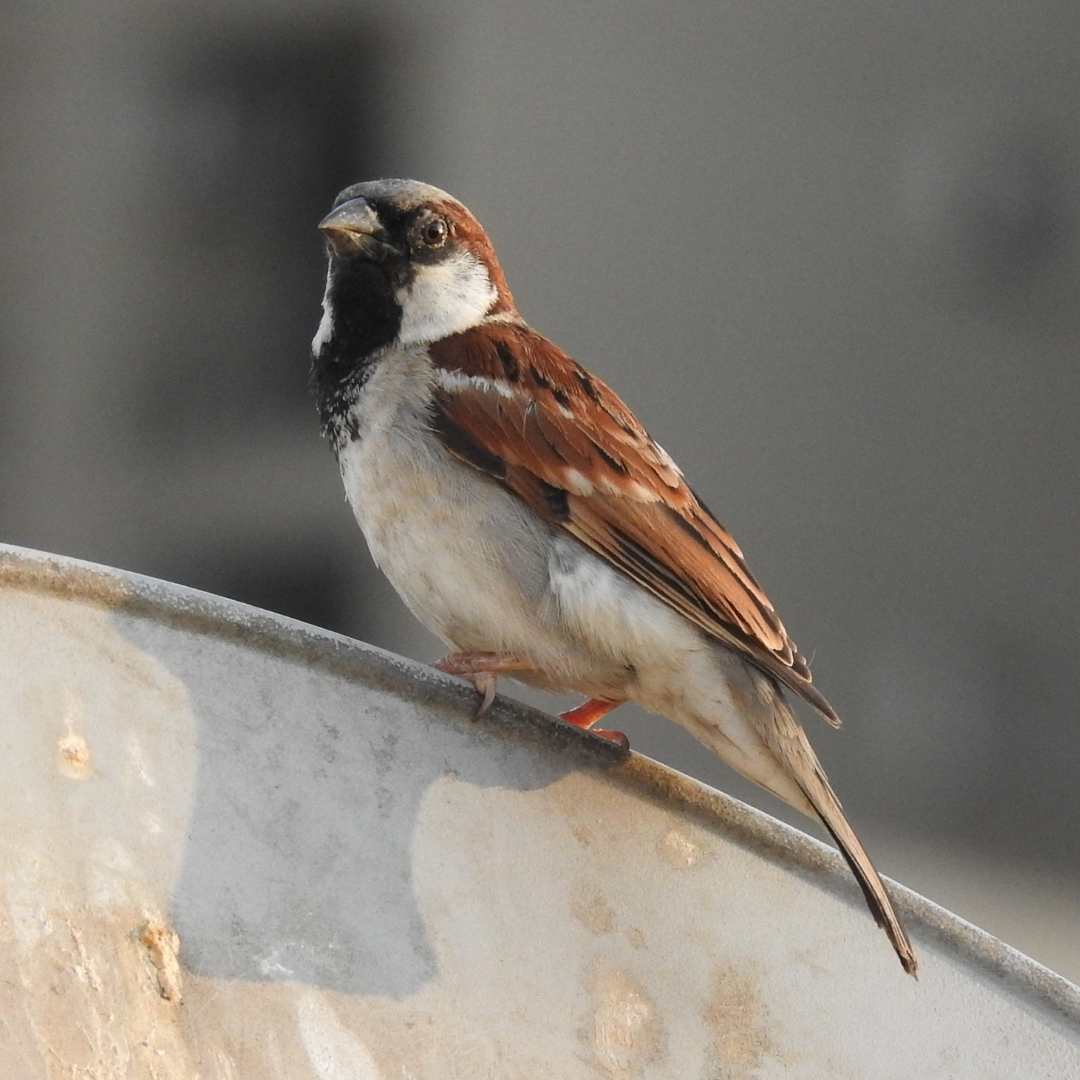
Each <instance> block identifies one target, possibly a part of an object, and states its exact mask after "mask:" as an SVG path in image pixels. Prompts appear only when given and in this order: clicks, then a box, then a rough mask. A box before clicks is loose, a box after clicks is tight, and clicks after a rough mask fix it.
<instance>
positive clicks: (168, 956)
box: [139, 922, 183, 1003]
mask: <svg viewBox="0 0 1080 1080" xmlns="http://www.w3.org/2000/svg"><path fill="white" fill-rule="evenodd" d="M139 940H140V941H141V942H142V943H143V944H144V945H145V946H146V949H147V951H148V952H149V953H150V962H151V963H152V964H153V965H154V967H155V968H157V978H158V988H159V990H160V991H161V996H162V997H163V998H164V999H165V1000H166V1001H175V1002H177V1003H179V1002H180V1000H181V998H182V997H183V993H182V987H181V983H182V979H181V974H180V961H179V960H178V959H177V954H178V953H179V952H180V938H179V936H178V935H177V933H176V931H175V930H174V929H173V928H172V927H171V926H167V925H166V924H165V923H160V922H151V923H147V924H146V926H144V927H143V929H142V932H141V933H140V934H139Z"/></svg>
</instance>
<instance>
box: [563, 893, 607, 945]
mask: <svg viewBox="0 0 1080 1080" xmlns="http://www.w3.org/2000/svg"><path fill="white" fill-rule="evenodd" d="M570 914H571V915H572V916H573V918H574V919H575V921H577V922H579V923H580V924H581V925H582V926H584V927H585V929H586V930H591V931H592V933H594V934H610V933H611V931H612V930H614V929H615V912H614V911H613V910H612V909H611V905H610V904H609V903H608V902H607V900H606V899H605V897H604V894H603V893H602V892H601V891H600V890H599V889H598V888H597V887H596V886H595V885H592V884H583V885H581V886H580V887H579V888H578V889H576V890H575V892H574V895H573V896H571V898H570Z"/></svg>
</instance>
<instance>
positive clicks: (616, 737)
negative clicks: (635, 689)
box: [559, 697, 630, 750]
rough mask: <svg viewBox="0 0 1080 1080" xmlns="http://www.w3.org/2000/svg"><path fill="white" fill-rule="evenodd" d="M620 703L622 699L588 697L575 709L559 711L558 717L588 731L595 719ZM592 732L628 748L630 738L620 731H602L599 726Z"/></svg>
mask: <svg viewBox="0 0 1080 1080" xmlns="http://www.w3.org/2000/svg"><path fill="white" fill-rule="evenodd" d="M622 704H623V702H622V701H612V700H611V699H610V698H602V697H594V698H589V700H588V701H586V702H584V703H582V704H581V705H579V706H578V707H577V708H576V709H571V710H570V711H569V712H564V713H559V719H561V720H565V721H566V722H567V723H568V724H573V725H574V727H579V728H581V729H582V730H583V731H588V730H589V729H590V728H592V726H593V724H595V723H596V721H597V720H600V719H601V718H602V717H605V716H607V714H608V713H609V712H611V710H612V709H617V708H618V707H619V706H620V705H622ZM593 734H594V735H599V736H600V737H601V738H602V739H608V740H609V741H611V742H613V743H618V744H619V745H620V746H622V747H624V748H625V749H627V750H629V749H630V740H629V739H628V738H627V737H626V736H625V735H624V734H623V733H622V732H621V731H604V730H602V729H601V728H595V729H593Z"/></svg>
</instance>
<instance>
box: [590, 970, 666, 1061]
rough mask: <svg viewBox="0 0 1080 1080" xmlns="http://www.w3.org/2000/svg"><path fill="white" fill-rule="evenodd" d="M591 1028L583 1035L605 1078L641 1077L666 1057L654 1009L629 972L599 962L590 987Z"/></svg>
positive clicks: (661, 1029)
mask: <svg viewBox="0 0 1080 1080" xmlns="http://www.w3.org/2000/svg"><path fill="white" fill-rule="evenodd" d="M589 1000H590V1002H591V1005H592V1012H593V1017H592V1024H591V1025H587V1028H586V1030H585V1031H584V1032H583V1034H584V1035H585V1038H586V1041H587V1042H588V1043H589V1044H590V1046H589V1048H590V1050H591V1051H592V1056H593V1060H594V1061H595V1062H596V1064H597V1065H598V1066H599V1068H600V1069H601V1070H602V1071H603V1072H604V1074H605V1075H606V1076H611V1077H616V1078H624V1077H638V1076H642V1075H644V1069H645V1067H646V1066H648V1065H655V1064H656V1063H658V1062H660V1061H662V1060H663V1059H664V1058H665V1057H666V1056H667V1034H666V1032H665V1031H664V1026H663V1022H662V1021H661V1019H660V1016H659V1014H658V1012H657V1009H656V1005H655V1003H654V1002H653V1000H652V999H651V998H650V997H649V995H648V994H647V993H646V992H645V989H644V987H643V986H642V985H641V983H640V982H639V981H638V980H637V979H635V978H634V976H633V975H631V974H630V973H629V972H626V971H623V970H620V969H618V968H615V967H612V966H610V964H609V963H608V962H607V961H600V962H599V963H598V964H597V966H596V967H595V968H594V970H593V972H592V974H591V977H590V985H589Z"/></svg>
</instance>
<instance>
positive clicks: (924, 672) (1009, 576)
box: [0, 0, 1080, 980]
mask: <svg viewBox="0 0 1080 1080" xmlns="http://www.w3.org/2000/svg"><path fill="white" fill-rule="evenodd" d="M1077 101H1080V6H1078V5H1076V4H1075V3H1074V2H1072V0H1031V2H1030V3H1027V4H1024V5H1017V4H1007V3H1001V2H998V0H983V2H981V3H977V4H976V3H972V2H969V0H939V2H938V3H934V4H927V3H923V2H918V0H896V2H895V3H892V4H889V5H870V6H867V5H865V4H861V3H857V2H856V0H798V2H796V0H778V2H771V3H762V2H761V0H732V2H730V3H725V4H717V3H715V2H714V0H685V2H678V3H673V4H664V5H657V4H655V3H653V2H647V0H627V2H625V3H623V4H620V5H618V6H617V7H613V6H612V5H611V4H610V3H607V2H605V3H597V2H592V0H545V2H543V3H532V4H521V3H513V2H511V0H457V2H455V3H453V4H449V3H438V2H434V0H432V2H426V0H414V2H412V3H410V4H407V5H406V4H400V5H392V4H385V3H374V2H373V3H370V4H365V3H362V2H357V0H350V2H349V3H341V2H336V0H268V2H264V3H261V4H256V3H242V2H240V0H230V2H221V0H218V2H216V3H213V4H208V3H202V2H192V0H189V2H187V3H185V4H183V5H181V4H176V3H164V2H152V0H82V2H81V3H79V4H75V5H72V4H60V3H47V2H42V0H39V2H37V3H33V4H30V3H19V2H12V3H9V4H7V5H5V7H4V10H3V12H2V13H0V139H2V141H0V230H2V232H0V236H2V241H0V387H2V393H0V540H3V541H5V542H9V543H15V544H21V545H26V546H29V547H33V548H41V549H45V550H49V551H55V552H60V553H63V554H66V555H73V556H78V557H81V558H85V559H92V560H95V561H98V562H103V563H107V564H111V565H115V566H120V567H124V568H127V569H130V570H135V571H140V572H143V573H147V574H152V575H156V576H160V577H164V578H168V579H171V580H174V581H178V582H182V583H185V584H188V585H193V586H196V587H199V588H203V589H208V590H211V591H214V592H218V593H223V594H225V595H227V596H232V597H236V598H238V599H241V600H244V601H247V602H249V603H253V604H257V605H260V606H263V607H268V608H271V609H274V610H276V611H280V612H283V613H285V614H287V615H291V616H294V617H296V618H300V619H304V620H307V621H310V622H313V623H317V624H319V625H322V626H326V627H330V628H332V629H335V630H339V631H343V632H345V633H348V634H351V635H355V636H357V637H360V638H363V639H365V640H367V641H371V642H374V643H376V644H379V645H381V646H384V647H387V648H390V649H394V650H396V651H399V652H403V653H406V654H409V655H412V656H414V657H417V658H420V659H425V660H431V659H434V658H436V657H437V656H438V655H440V652H441V650H440V648H439V646H438V644H437V643H436V642H434V641H433V639H432V638H430V637H428V636H427V635H426V634H424V633H423V632H422V631H421V630H420V629H419V628H418V627H417V626H416V625H415V624H414V623H413V621H412V620H411V617H410V616H409V615H408V614H407V613H406V612H405V611H404V609H403V608H402V607H401V605H400V604H399V602H398V601H397V600H396V598H395V597H394V595H393V594H392V592H391V591H390V589H389V588H388V586H387V585H386V584H385V583H384V582H383V581H382V579H381V578H380V577H379V575H378V574H377V572H376V571H375V570H374V569H373V568H372V566H371V564H370V561H369V559H368V557H367V554H366V551H365V548H364V544H363V540H362V537H361V535H360V533H359V530H358V529H357V528H356V526H355V524H354V523H353V521H352V518H351V515H350V513H349V511H348V508H347V507H346V505H345V502H344V498H343V494H342V491H341V486H340V481H339V479H338V475H337V470H336V468H335V465H334V462H333V459H332V457H331V455H330V453H329V451H328V450H327V449H326V448H325V446H324V445H323V444H322V443H321V440H320V438H319V434H318V430H317V428H318V425H317V418H316V415H315V409H314V404H313V399H312V397H311V395H310V393H309V390H308V387H307V366H308V346H309V342H310V339H311V336H312V334H313V332H314V330H315V327H316V326H317V324H318V320H319V300H320V297H321V293H322V283H323V254H322V249H321V240H320V237H319V235H318V233H317V231H316V228H315V226H316V224H317V223H318V221H319V219H320V218H321V217H322V215H323V214H324V213H325V212H326V211H327V210H328V209H329V206H330V204H331V201H332V199H333V197H334V195H335V194H336V192H337V191H338V190H339V189H340V188H342V187H344V186H345V185H346V184H348V183H351V182H353V181H356V180H360V179H369V178H373V177H378V176H388V175H397V176H413V177H416V178H419V179H423V180H426V181H428V182H430V183H434V184H436V185H438V186H440V187H443V188H446V189H447V190H449V191H450V192H451V193H452V194H454V195H456V196H457V197H459V198H460V199H462V201H464V202H465V203H466V204H467V205H468V206H470V207H471V208H472V209H473V211H474V212H475V213H476V214H477V215H478V217H479V218H480V219H481V221H482V222H483V223H484V224H485V225H486V227H487V228H488V231H489V232H490V234H491V235H492V237H493V239H494V242H495V245H496V249H497V250H498V252H499V254H500V257H501V259H502V262H503V266H504V269H505V270H506V273H507V277H508V279H509V281H510V286H511V288H512V289H513V291H514V294H515V296H516V298H517V300H518V304H519V307H520V308H521V310H522V312H523V313H524V314H525V317H526V318H527V319H529V320H530V322H532V323H533V325H534V326H536V327H537V328H538V329H540V330H541V331H542V332H544V333H546V334H548V335H549V336H550V337H552V338H554V339H555V340H556V341H557V342H558V343H559V344H560V345H562V346H563V347H564V348H566V349H567V350H568V351H569V352H570V353H571V354H573V355H574V356H575V357H577V358H578V359H579V360H581V361H582V362H583V363H585V364H586V365H587V366H589V367H591V368H592V369H594V370H595V371H596V372H597V373H599V374H600V375H601V376H602V377H604V378H605V379H606V380H607V381H609V382H611V383H612V384H613V385H614V386H615V387H616V389H617V390H618V391H619V393H620V394H621V395H622V396H623V397H624V398H625V399H626V400H627V402H628V403H629V404H630V405H631V406H632V407H633V408H634V409H635V411H636V412H637V413H638V415H639V416H640V417H641V419H642V420H643V421H644V422H645V424H646V426H647V427H648V428H649V429H650V430H651V432H652V433H653V434H654V435H655V436H656V437H657V438H658V439H659V440H660V441H661V442H662V443H663V444H664V446H665V447H666V448H667V449H668V450H669V451H670V452H671V453H672V454H673V455H674V456H675V458H676V459H677V460H678V461H679V462H680V463H681V464H682V465H683V466H684V468H685V470H686V472H687V473H688V474H689V477H690V479H691V481H692V483H693V484H694V486H695V488H696V489H697V490H698V491H699V492H700V493H701V495H702V497H703V498H704V499H705V500H706V501H707V502H708V503H709V504H710V505H711V506H712V507H713V508H714V509H716V511H717V512H718V514H719V515H720V517H721V520H722V521H723V522H724V523H725V524H726V525H727V526H728V527H729V528H730V529H731V530H732V531H733V532H734V534H735V536H736V537H737V538H738V540H739V541H740V543H741V544H742V547H743V549H744V551H746V553H747V555H748V558H749V561H750V564H751V566H752V568H753V569H754V571H755V572H756V574H757V576H758V578H759V579H760V580H761V582H762V584H763V585H764V587H765V588H766V590H767V592H768V594H769V595H770V597H771V598H772V600H773V602H774V603H775V604H776V605H777V607H778V609H779V610H780V612H781V614H782V616H783V618H784V621H785V623H786V624H787V626H788V629H789V630H790V631H791V632H792V634H793V636H794V637H795V639H796V641H797V642H798V643H799V645H800V647H801V648H802V649H803V650H804V651H805V652H806V653H807V655H808V656H810V657H811V658H812V659H813V661H814V673H815V679H816V681H817V683H818V685H820V686H821V688H822V689H823V690H824V691H825V692H826V693H827V695H828V696H829V698H830V699H831V700H832V702H833V704H834V705H835V706H836V707H837V709H838V710H839V712H840V713H841V715H843V716H844V717H846V718H847V721H848V723H847V726H846V727H845V728H844V729H843V730H842V731H840V732H838V733H837V732H831V731H829V730H827V729H826V728H825V726H824V725H821V724H819V723H817V721H816V720H814V719H813V718H812V717H807V718H806V719H807V723H808V725H809V726H810V728H811V734H812V736H813V737H814V742H815V744H816V746H817V747H818V749H819V751H820V753H821V756H822V758H823V759H824V761H825V763H826V766H827V768H828V769H829V772H830V774H831V776H832V778H833V781H834V783H835V786H836V787H837V789H838V790H839V792H840V793H841V795H842V797H843V799H844V802H845V805H846V807H847V809H848V811H849V812H850V814H851V817H852V819H853V821H854V822H855V824H856V826H857V827H858V829H859V831H860V833H861V834H862V835H863V838H864V840H865V841H866V842H867V845H868V846H869V847H870V849H871V851H872V852H873V853H874V855H875V857H876V859H877V861H878V863H879V865H880V866H881V868H882V869H883V870H884V871H885V872H886V873H889V874H891V875H892V876H895V877H897V878H899V879H900V880H902V881H904V882H905V883H906V884H908V885H910V886H911V887H913V888H915V889H917V890H919V891H921V892H924V893H926V894H927V895H929V896H930V897H931V898H933V899H935V900H937V901H938V902H940V903H943V904H945V905H946V906H948V907H950V908H952V909H953V910H955V911H957V912H959V913H960V914H962V915H964V916H965V917H967V918H969V919H971V920H973V921H975V922H977V923H979V924H980V925H982V926H984V927H985V928H987V929H989V930H990V931H991V932H993V933H996V934H998V935H999V936H1001V937H1003V938H1005V939H1006V940H1007V941H1009V942H1010V943H1011V944H1014V945H1016V946H1017V947H1019V948H1021V949H1023V950H1024V951H1026V952H1028V953H1030V954H1031V955H1033V956H1034V957H1036V958H1037V959H1039V960H1042V961H1043V962H1045V963H1047V964H1049V965H1051V966H1052V967H1055V968H1056V969H1058V970H1059V971H1061V972H1062V973H1063V974H1065V975H1067V976H1070V977H1071V978H1073V979H1074V980H1080V827H1078V825H1080V738H1078V723H1077V720H1078V716H1077V710H1078V704H1077V703H1078V701H1080V660H1078V658H1077V656H1076V642H1077V641H1078V640H1080V537H1078V528H1080V513H1078V498H1080V494H1078V493H1080V363H1078V360H1080V305H1078V302H1077V301H1078V299H1080V235H1078V226H1080V112H1078V111H1077V107H1076V103H1077ZM505 685H506V688H507V689H511V685H510V684H505ZM533 700H536V699H535V698H534V699H533ZM561 704H562V703H560V702H555V703H552V702H550V701H548V702H546V706H547V707H549V708H550V707H553V706H554V707H558V706H559V705H561ZM617 715H618V720H617V722H616V726H618V727H620V728H622V729H623V730H625V731H626V732H627V733H628V734H629V735H630V737H631V741H632V742H633V744H634V745H635V747H636V748H637V749H639V750H641V751H643V752H645V753H648V754H650V755H651V756H654V757H657V758H659V759H661V760H663V761H666V762H668V763H669V764H671V765H673V766H675V767H676V768H679V769H681V770H683V771H686V772H689V773H691V774H693V775H695V776H698V777H700V778H701V779H703V780H705V781H706V782H708V783H711V784H714V785H716V786H718V787H720V788H723V789H724V790H727V791H730V792H732V793H733V794H736V795H738V796H740V797H743V798H747V799H749V800H751V801H753V802H755V803H756V804H757V805H759V806H762V807H763V808H764V809H766V810H767V811H769V812H770V813H774V814H778V815H780V816H784V812H783V808H781V807H779V806H778V805H777V804H776V803H775V802H774V801H773V800H771V799H770V798H769V797H768V796H766V795H764V794H762V793H758V792H756V791H755V790H754V789H752V788H750V787H749V786H748V785H746V784H743V783H742V782H741V781H739V780H738V779H737V778H735V777H733V776H732V774H731V773H730V772H729V771H728V770H726V769H725V768H724V766H722V765H721V764H720V763H719V762H717V761H715V760H714V759H713V758H711V757H710V756H708V755H707V754H706V753H704V752H703V751H701V750H699V748H698V747H697V745H696V744H695V743H694V742H693V741H692V740H691V739H690V738H689V736H686V735H683V733H682V732H681V731H679V730H678V729H676V728H674V727H673V726H672V725H670V724H668V723H666V722H661V721H657V720H654V719H650V718H646V717H642V716H640V715H635V714H634V713H633V712H632V710H629V709H624V710H622V711H620V713H619V714H617ZM796 823H797V824H798V825H799V826H800V827H802V828H812V827H811V826H808V824H807V823H806V822H805V821H802V820H798V821H797V822H796Z"/></svg>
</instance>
